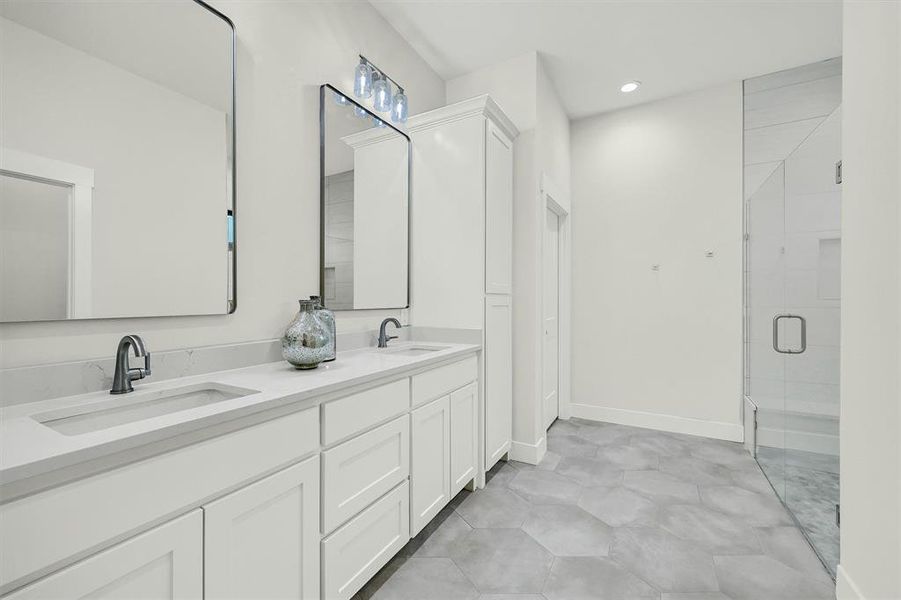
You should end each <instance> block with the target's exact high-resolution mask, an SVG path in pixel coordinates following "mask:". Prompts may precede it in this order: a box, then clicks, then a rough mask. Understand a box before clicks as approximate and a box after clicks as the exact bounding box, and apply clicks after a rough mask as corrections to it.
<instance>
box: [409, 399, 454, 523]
mask: <svg viewBox="0 0 901 600" xmlns="http://www.w3.org/2000/svg"><path fill="white" fill-rule="evenodd" d="M410 418H411V421H412V447H411V455H412V457H413V460H412V465H411V472H410V474H411V477H410V479H411V486H410V507H411V514H410V529H411V533H412V535H416V534H417V533H419V532H420V531H421V530H422V528H423V527H425V526H426V524H427V523H428V522H429V521H431V520H432V518H433V517H434V516H435V515H437V514H438V512H439V511H440V510H441V509H442V508H444V506H445V505H446V504H447V503H448V502H450V499H451V495H450V479H451V470H450V451H451V450H450V447H451V441H450V430H451V425H450V398H449V397H448V396H444V397H443V398H439V399H438V400H433V401H432V402H430V403H429V404H426V405H425V406H423V407H420V408H417V409H416V410H414V411H413V413H412V414H411V415H410Z"/></svg>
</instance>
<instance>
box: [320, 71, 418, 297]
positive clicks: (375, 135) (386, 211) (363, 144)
mask: <svg viewBox="0 0 901 600" xmlns="http://www.w3.org/2000/svg"><path fill="white" fill-rule="evenodd" d="M319 91H320V93H319V120H320V122H319V127H320V152H319V154H320V161H319V166H320V172H319V174H320V186H319V190H320V253H319V255H320V280H319V281H320V283H319V288H320V295H321V296H322V298H323V303H324V304H325V306H327V307H328V308H330V309H332V310H366V309H386V308H392V309H396V308H407V307H409V305H410V285H409V283H410V281H409V279H410V278H409V273H410V164H411V147H410V138H409V136H407V134H406V133H404V132H403V131H401V130H400V129H397V128H396V127H394V126H393V125H391V124H390V123H388V122H386V121H385V119H386V118H387V117H386V116H383V115H379V114H377V113H374V112H372V111H371V110H369V109H368V108H366V107H365V106H363V105H361V104H360V103H358V102H356V101H355V100H353V99H352V98H350V97H348V96H347V95H346V94H344V93H343V92H341V91H340V90H338V89H336V88H335V87H333V86H331V85H329V84H325V85H323V86H321V87H320V90H319Z"/></svg>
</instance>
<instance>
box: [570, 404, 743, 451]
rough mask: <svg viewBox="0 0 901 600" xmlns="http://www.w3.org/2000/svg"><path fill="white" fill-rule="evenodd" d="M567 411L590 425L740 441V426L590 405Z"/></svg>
mask: <svg viewBox="0 0 901 600" xmlns="http://www.w3.org/2000/svg"><path fill="white" fill-rule="evenodd" d="M570 409H571V411H572V416H574V417H577V418H580V419H588V420H590V421H605V422H607V423H617V424H619V425H631V426H633V427H645V428H647V429H656V430H658V431H669V432H671V433H685V434H688V435H700V436H703V437H709V438H714V439H718V440H728V441H730V442H741V441H742V440H743V438H744V432H743V431H742V426H741V424H740V423H723V422H721V421H702V420H700V419H689V418H688V417H677V416H674V415H664V414H660V413H649V412H641V411H637V410H625V409H622V408H609V407H606V406H593V405H590V404H572V405H570Z"/></svg>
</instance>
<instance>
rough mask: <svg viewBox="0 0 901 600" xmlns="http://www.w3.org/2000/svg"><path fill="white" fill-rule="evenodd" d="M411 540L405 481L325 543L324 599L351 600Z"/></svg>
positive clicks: (323, 557) (343, 526)
mask: <svg viewBox="0 0 901 600" xmlns="http://www.w3.org/2000/svg"><path fill="white" fill-rule="evenodd" d="M409 539H410V485H409V484H408V483H407V482H406V481H405V482H403V483H402V484H400V485H399V486H397V487H396V488H394V489H393V490H391V491H390V492H388V493H387V494H385V495H384V496H382V497H381V498H380V499H379V500H378V501H377V502H376V503H375V504H373V505H372V506H370V507H369V508H367V509H366V510H364V511H363V512H361V513H360V514H359V515H357V516H355V517H354V518H353V519H351V520H350V521H348V522H347V523H346V524H344V525H342V526H341V527H339V528H338V529H337V530H336V531H335V532H334V533H333V534H331V535H330V536H328V537H327V538H325V539H324V540H322V598H323V600H348V598H351V597H352V596H353V595H354V594H356V593H357V591H359V589H360V588H361V587H363V584H365V583H366V582H367V581H369V579H370V578H371V577H372V576H373V575H375V574H376V573H378V571H379V569H381V568H382V567H384V566H385V565H386V564H387V563H388V561H389V560H391V557H393V556H394V555H395V554H397V552H398V551H399V550H400V549H401V548H403V547H404V544H406V543H407V541H409Z"/></svg>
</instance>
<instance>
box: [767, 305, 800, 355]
mask: <svg viewBox="0 0 901 600" xmlns="http://www.w3.org/2000/svg"><path fill="white" fill-rule="evenodd" d="M782 319H798V320H799V321H800V322H801V347H800V348H799V349H798V350H791V349H788V350H783V349H782V348H781V347H780V346H779V321H781V320H782ZM773 350H775V351H776V352H778V353H779V354H801V353H803V352H804V351H805V350H807V319H805V318H804V317H802V316H801V315H792V314H788V313H786V314H781V315H776V316H775V317H773Z"/></svg>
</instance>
